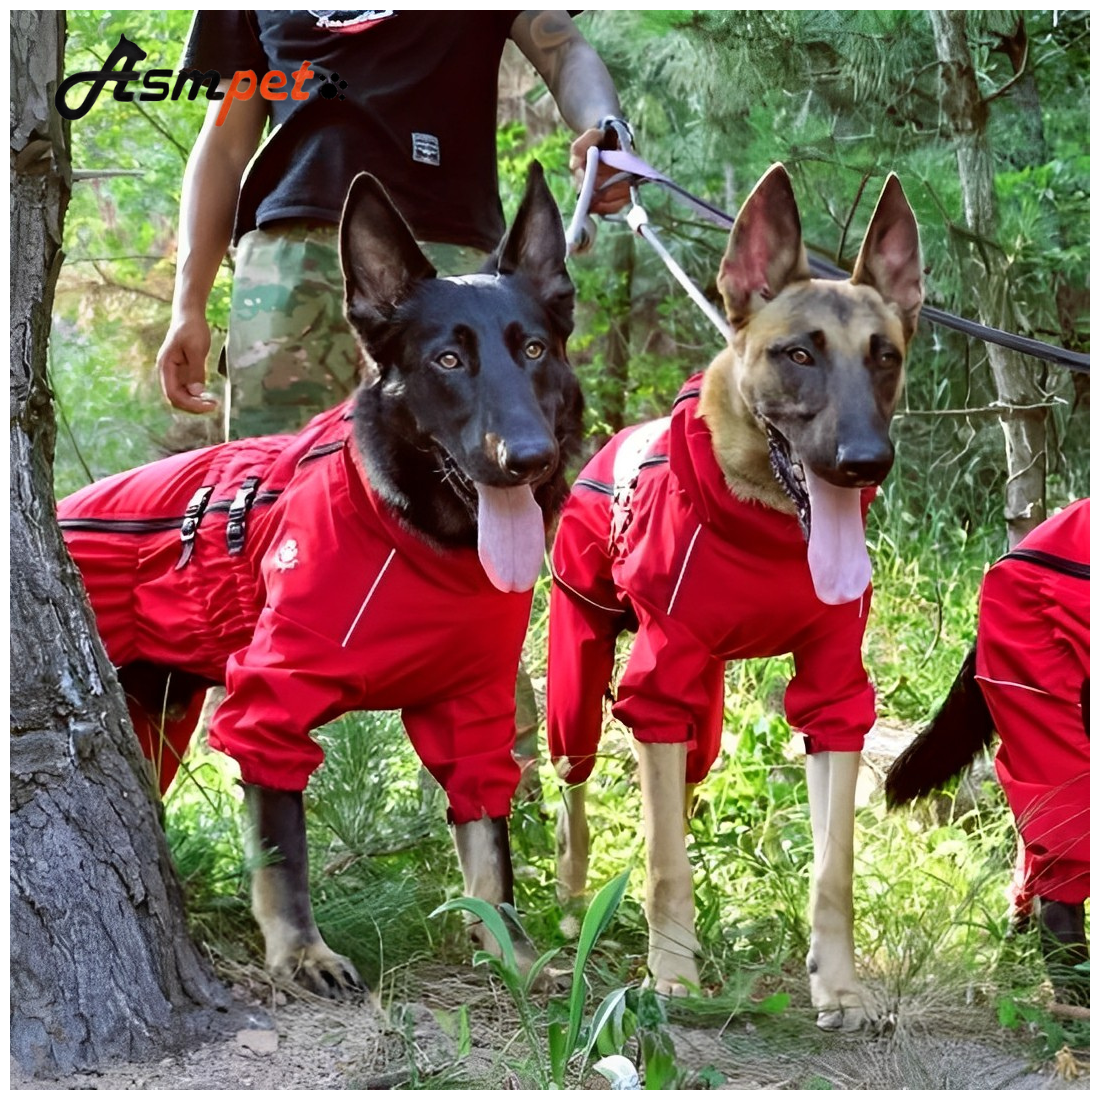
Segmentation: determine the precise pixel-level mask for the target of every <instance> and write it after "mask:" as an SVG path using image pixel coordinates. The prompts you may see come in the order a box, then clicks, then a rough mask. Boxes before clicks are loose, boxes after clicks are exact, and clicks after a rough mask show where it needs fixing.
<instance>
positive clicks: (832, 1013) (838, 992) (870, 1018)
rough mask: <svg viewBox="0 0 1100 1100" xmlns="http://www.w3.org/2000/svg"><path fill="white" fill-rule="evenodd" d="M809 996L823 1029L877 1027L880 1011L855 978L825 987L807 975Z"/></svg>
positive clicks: (854, 1029)
mask: <svg viewBox="0 0 1100 1100" xmlns="http://www.w3.org/2000/svg"><path fill="white" fill-rule="evenodd" d="M810 999H811V1000H812V1001H813V1006H814V1008H815V1009H817V1026H818V1027H819V1028H821V1030H822V1031H862V1030H864V1029H867V1028H874V1027H876V1026H877V1024H878V1021H879V1018H880V1016H881V1015H882V1013H881V1012H880V1010H879V1007H878V1005H877V1004H876V1003H875V1000H874V998H873V997H872V996H871V995H870V994H869V993H868V992H867V991H866V990H865V989H864V988H863V986H862V985H860V983H859V982H857V981H849V982H846V983H844V984H843V985H842V986H839V987H833V988H831V989H826V988H825V985H824V983H823V982H816V981H815V980H814V976H813V975H811V977H810Z"/></svg>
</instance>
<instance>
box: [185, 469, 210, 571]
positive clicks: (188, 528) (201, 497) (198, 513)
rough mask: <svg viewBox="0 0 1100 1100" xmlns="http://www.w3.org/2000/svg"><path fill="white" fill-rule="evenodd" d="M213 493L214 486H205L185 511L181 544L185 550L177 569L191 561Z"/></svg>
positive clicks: (189, 502) (191, 500)
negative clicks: (197, 536)
mask: <svg viewBox="0 0 1100 1100" xmlns="http://www.w3.org/2000/svg"><path fill="white" fill-rule="evenodd" d="M213 492H214V486H213V485H204V486H203V487H202V488H201V489H199V490H198V491H197V492H196V493H195V495H194V496H193V497H192V498H191V499H190V501H188V504H187V507H186V508H185V509H184V512H183V522H182V523H181V524H180V542H182V543H183V549H182V550H181V551H180V558H179V561H177V562H176V568H177V569H182V568H183V567H184V566H185V565H186V564H187V563H188V562H189V561H190V560H191V554H192V553H193V552H194V549H195V535H196V534H197V533H198V530H199V524H200V523H201V522H202V515H203V512H205V511H206V506H207V504H209V503H210V496H211V494H212V493H213Z"/></svg>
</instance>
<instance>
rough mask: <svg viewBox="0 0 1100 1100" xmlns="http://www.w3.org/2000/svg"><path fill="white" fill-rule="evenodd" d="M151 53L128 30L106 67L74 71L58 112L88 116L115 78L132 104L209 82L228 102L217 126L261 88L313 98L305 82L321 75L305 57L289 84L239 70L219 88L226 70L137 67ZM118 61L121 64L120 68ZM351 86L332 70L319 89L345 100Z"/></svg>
mask: <svg viewBox="0 0 1100 1100" xmlns="http://www.w3.org/2000/svg"><path fill="white" fill-rule="evenodd" d="M148 56H149V55H148V54H147V53H146V52H145V50H143V49H142V48H141V47H140V46H139V45H138V44H137V43H136V42H131V41H130V39H128V38H127V37H126V35H124V34H121V35H119V38H118V45H117V46H115V48H114V49H113V50H112V51H111V56H110V57H108V58H107V60H106V61H105V62H104V64H103V68H102V69H96V70H90V71H85V72H79V73H73V74H72V76H67V77H66V78H65V79H64V80H63V81H62V82H61V83H60V84H59V85H58V88H57V93H56V94H55V96H54V105H55V106H56V107H57V110H58V113H59V114H60V115H61V116H62V118H67V119H70V120H71V121H75V120H76V119H78V118H83V117H84V116H85V115H86V114H87V113H88V112H89V111H90V110H91V109H92V107H93V106H94V105H95V102H96V100H97V99H99V96H100V93H101V92H102V91H103V89H104V88H105V87H106V86H107V85H108V84H111V83H113V84H114V86H115V87H114V93H113V94H114V98H115V99H117V100H119V101H120V102H122V103H132V102H133V101H134V100H138V101H140V102H143V103H159V102H160V101H161V100H165V99H170V100H172V102H173V103H174V102H175V101H176V100H178V99H179V98H180V96H181V95H183V93H184V89H185V88H186V89H187V98H188V99H194V98H195V97H196V96H197V95H198V92H199V89H200V88H202V87H204V86H205V88H206V98H207V99H213V100H223V101H224V102H223V103H222V106H221V110H220V111H218V117H217V119H216V120H215V123H216V125H218V126H220V125H221V124H222V123H223V122H225V119H226V116H227V115H228V114H229V108H230V107H231V106H232V105H233V104H234V103H235V102H236V101H237V100H238V99H251V98H252V96H253V95H254V94H255V93H256V91H257V90H258V91H259V93H260V96H261V97H262V98H263V99H268V100H283V99H286V97H287V96H288V95H289V96H290V98H291V99H309V92H308V91H306V90H305V84H306V82H307V81H309V80H313V79H314V78H315V77H316V76H317V74H316V73H315V72H314V71H313V69H312V68H311V66H310V62H308V61H303V62H302V64H301V66H300V67H299V68H298V69H296V70H295V71H294V72H293V73H291V74H290V75H291V79H290V81H289V84H288V81H287V78H286V76H285V75H284V74H283V73H281V72H278V71H275V70H273V71H271V72H268V73H265V74H264V75H263V76H261V77H257V75H256V73H254V72H253V71H252V70H251V69H238V70H237V71H236V72H235V73H234V74H233V76H232V77H231V79H230V81H229V87H228V88H227V89H226V91H224V92H219V91H218V85H219V84H220V83H221V80H222V75H221V73H219V72H218V71H217V70H216V69H207V70H206V72H201V71H200V70H199V69H190V70H188V69H180V71H179V72H178V73H177V72H175V71H174V70H172V69H149V70H148V71H147V72H145V73H140V72H138V70H137V69H136V68H134V66H135V65H136V64H137V63H138V62H139V61H144V60H145V58H146V57H148ZM119 65H121V66H122V67H121V68H119V67H118V66H119ZM173 76H174V77H175V78H176V79H175V84H174V85H173V84H172V83H171V78H172V77H173ZM83 84H87V85H89V87H88V88H87V89H86V90H85V92H84V98H83V99H82V100H81V101H80V102H79V103H78V104H77V105H75V106H71V105H70V104H69V102H68V95H69V92H71V91H72V90H73V89H75V88H79V87H80V85H83ZM128 84H138V85H139V87H140V88H141V90H140V91H134V90H132V89H130V88H128V87H127V85H128ZM346 87H347V81H344V80H341V79H340V77H339V76H338V75H337V74H336V73H332V74H331V75H329V76H327V77H324V78H323V82H322V84H321V86H320V88H319V92H320V94H321V95H322V96H324V97H325V98H326V99H336V98H340V99H343V98H344V97H343V95H341V91H342V90H343V89H344V88H346Z"/></svg>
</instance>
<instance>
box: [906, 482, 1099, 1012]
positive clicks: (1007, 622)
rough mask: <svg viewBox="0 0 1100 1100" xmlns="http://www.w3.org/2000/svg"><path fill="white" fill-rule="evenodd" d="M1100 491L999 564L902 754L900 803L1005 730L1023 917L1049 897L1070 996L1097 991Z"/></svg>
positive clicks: (1060, 984)
mask: <svg viewBox="0 0 1100 1100" xmlns="http://www.w3.org/2000/svg"><path fill="white" fill-rule="evenodd" d="M1089 558H1090V554H1089V501H1088V500H1080V501H1077V502H1076V503H1074V504H1071V505H1069V507H1067V508H1065V509H1064V510H1063V511H1061V512H1059V513H1058V514H1057V515H1054V516H1052V517H1051V518H1050V519H1047V520H1046V521H1044V522H1043V523H1041V524H1040V525H1039V526H1038V527H1036V528H1035V530H1034V531H1032V532H1031V533H1030V534H1029V535H1028V536H1027V537H1026V538H1024V539H1023V540H1022V541H1021V542H1020V543H1019V545H1018V546H1016V547H1015V549H1013V550H1011V551H1010V552H1009V553H1008V554H1006V555H1005V556H1004V557H1003V558H1001V559H1000V560H999V561H997V562H995V563H994V565H993V566H992V567H991V568H990V570H989V572H988V573H987V574H986V576H985V580H984V581H983V582H982V591H981V598H980V601H979V607H978V640H977V644H976V646H975V648H974V650H972V651H971V653H970V654H969V655H968V656H967V659H966V660H965V661H964V663H963V667H962V670H961V672H960V673H959V675H958V677H957V678H956V680H955V683H954V685H953V686H952V688H951V692H950V694H949V695H948V698H947V701H946V702H945V703H944V706H943V707H942V709H941V710H940V711H939V713H938V714H937V715H936V717H935V718H934V719H933V720H932V722H931V724H930V725H929V726H928V727H927V728H926V729H925V730H923V731H921V733H920V734H918V735H917V737H916V739H915V740H914V741H913V743H912V744H911V745H910V746H909V747H908V748H907V749H906V750H905V752H904V753H902V755H901V756H899V757H898V759H897V760H896V761H895V762H894V764H893V766H892V767H891V769H890V772H889V774H888V775H887V777H886V798H887V802H888V803H889V804H890V805H891V806H898V805H900V804H902V803H904V802H908V801H910V800H911V799H914V798H918V797H920V796H921V795H924V794H928V793H929V792H931V791H933V790H935V789H936V788H937V787H940V786H942V785H943V784H944V783H945V782H947V780H948V779H950V778H951V776H953V775H955V774H957V773H958V772H960V771H962V769H963V768H964V767H966V765H967V764H969V763H970V761H971V760H972V759H973V758H974V757H975V756H976V755H977V754H978V753H979V752H980V751H981V750H982V748H983V747H985V746H986V745H988V744H989V743H990V742H991V741H992V739H993V733H994V731H996V732H997V734H998V735H999V736H1000V745H999V747H998V749H997V755H996V761H995V763H996V770H997V778H998V779H999V780H1000V782H1001V786H1002V787H1003V788H1004V792H1005V797H1006V798H1007V799H1008V804H1009V807H1010V808H1011V810H1012V815H1013V817H1014V818H1015V819H1016V827H1017V829H1018V830H1019V833H1020V838H1021V844H1020V858H1019V861H1018V864H1017V867H1016V874H1015V877H1014V881H1013V883H1012V887H1011V890H1010V898H1011V902H1012V908H1013V911H1014V913H1015V914H1016V917H1017V920H1023V919H1026V917H1027V915H1028V914H1029V913H1030V911H1031V910H1032V907H1033V905H1035V904H1037V905H1038V910H1039V923H1040V928H1041V936H1042V943H1043V950H1044V954H1045V956H1046V958H1047V963H1048V967H1049V968H1050V970H1051V976H1052V977H1053V978H1054V981H1055V988H1056V992H1057V993H1058V996H1059V997H1060V999H1064V1000H1069V1001H1078V1002H1079V1001H1087V999H1088V977H1087V975H1083V974H1082V972H1081V971H1078V970H1076V969H1075V967H1076V964H1077V963H1083V962H1085V961H1086V960H1087V958H1088V949H1087V941H1086V937H1085V907H1084V902H1085V899H1086V898H1088V897H1089V870H1090V860H1089V841H1090V836H1091V834H1090V830H1089V777H1090V769H1089V730H1088V709H1087V707H1088V690H1089Z"/></svg>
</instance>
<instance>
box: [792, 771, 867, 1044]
mask: <svg viewBox="0 0 1100 1100" xmlns="http://www.w3.org/2000/svg"><path fill="white" fill-rule="evenodd" d="M859 761H860V754H859V753H858V752H818V753H811V754H810V755H808V756H807V757H806V780H807V784H808V787H809V793H810V823H811V825H812V828H813V836H814V875H813V888H812V894H811V900H810V953H809V955H808V957H807V959H806V968H807V970H808V971H809V974H810V997H811V1000H812V1001H813V1005H814V1008H816V1009H817V1014H818V1015H817V1026H818V1027H820V1028H822V1029H824V1030H826V1031H854V1030H856V1029H857V1028H860V1027H863V1026H864V1025H865V1024H866V1023H868V1022H869V1021H870V1020H871V1019H873V1018H874V1017H875V1016H876V1015H877V1012H876V1010H875V1007H874V1005H873V1004H872V1002H871V1000H870V998H869V997H868V995H867V993H866V991H865V990H864V989H863V987H862V986H861V985H860V983H859V980H858V979H857V977H856V964H855V940H854V930H853V922H854V907H853V903H852V875H853V866H854V862H855V793H856V778H857V776H858V774H859Z"/></svg>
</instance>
